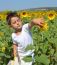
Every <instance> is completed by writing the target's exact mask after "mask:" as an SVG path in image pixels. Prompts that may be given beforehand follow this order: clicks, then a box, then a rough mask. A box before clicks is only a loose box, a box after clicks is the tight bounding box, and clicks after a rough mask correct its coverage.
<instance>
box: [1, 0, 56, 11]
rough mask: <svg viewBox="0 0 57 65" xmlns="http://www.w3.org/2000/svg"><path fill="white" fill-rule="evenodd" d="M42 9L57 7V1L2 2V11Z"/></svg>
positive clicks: (18, 0) (22, 0)
mask: <svg viewBox="0 0 57 65" xmlns="http://www.w3.org/2000/svg"><path fill="white" fill-rule="evenodd" d="M40 7H57V0H0V11H4V10H12V11H16V10H23V9H29V8H40Z"/></svg>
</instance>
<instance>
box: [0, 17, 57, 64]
mask: <svg viewBox="0 0 57 65" xmlns="http://www.w3.org/2000/svg"><path fill="white" fill-rule="evenodd" d="M33 17H34V16H33ZM33 17H32V18H33ZM46 19H48V18H47V16H46V17H45V20H46ZM22 21H24V22H23V24H25V23H28V22H30V21H31V19H29V18H23V19H22ZM47 23H48V26H49V29H48V30H47V31H41V30H40V29H39V28H38V27H36V26H34V27H33V28H32V29H31V32H32V36H33V43H34V45H33V46H32V45H30V46H28V47H27V48H26V51H27V50H29V49H35V51H34V54H35V57H34V58H35V62H34V65H57V18H55V19H54V20H52V21H50V20H48V22H47ZM13 31H14V30H13V29H11V28H10V27H9V26H8V25H7V23H6V22H3V21H0V32H2V34H1V33H0V65H7V63H8V61H9V60H10V59H12V39H11V34H12V32H13ZM24 60H25V61H27V60H28V61H31V57H25V58H24Z"/></svg>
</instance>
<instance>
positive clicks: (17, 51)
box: [6, 12, 44, 65]
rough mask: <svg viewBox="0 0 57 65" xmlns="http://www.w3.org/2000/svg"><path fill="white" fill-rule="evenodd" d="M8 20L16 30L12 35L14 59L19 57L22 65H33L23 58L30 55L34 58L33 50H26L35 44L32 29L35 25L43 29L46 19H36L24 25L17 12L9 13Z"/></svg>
mask: <svg viewBox="0 0 57 65" xmlns="http://www.w3.org/2000/svg"><path fill="white" fill-rule="evenodd" d="M6 19H7V23H8V25H9V26H10V27H12V28H13V29H14V30H15V32H14V33H12V41H13V51H14V52H13V54H14V58H15V59H16V57H18V59H19V63H20V65H32V61H31V62H25V61H24V60H23V58H24V57H25V56H30V55H31V56H32V57H33V50H28V51H25V48H26V47H27V46H28V45H30V44H33V39H32V35H31V32H30V29H31V28H32V27H33V26H34V25H38V26H40V27H42V24H43V21H44V19H43V18H36V19H33V20H31V22H30V23H27V24H24V25H22V21H21V19H20V16H18V15H17V14H16V13H15V12H11V13H9V14H8V15H7V18H6ZM17 55H18V56H17Z"/></svg>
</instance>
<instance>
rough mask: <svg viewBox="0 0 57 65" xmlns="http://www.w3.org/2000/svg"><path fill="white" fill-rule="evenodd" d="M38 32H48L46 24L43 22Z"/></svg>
mask: <svg viewBox="0 0 57 65" xmlns="http://www.w3.org/2000/svg"><path fill="white" fill-rule="evenodd" d="M40 30H42V31H45V30H48V24H47V23H46V22H44V23H43V25H42V27H40Z"/></svg>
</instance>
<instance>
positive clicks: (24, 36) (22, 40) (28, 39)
mask: <svg viewBox="0 0 57 65" xmlns="http://www.w3.org/2000/svg"><path fill="white" fill-rule="evenodd" d="M12 40H13V43H16V44H18V51H19V53H23V55H24V56H25V55H30V54H32V52H33V51H32V50H29V51H25V50H24V49H25V48H26V47H27V45H29V44H33V39H32V34H31V32H30V29H29V26H28V23H27V24H24V25H23V26H22V32H21V34H20V35H18V36H17V35H16V34H15V33H12Z"/></svg>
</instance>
